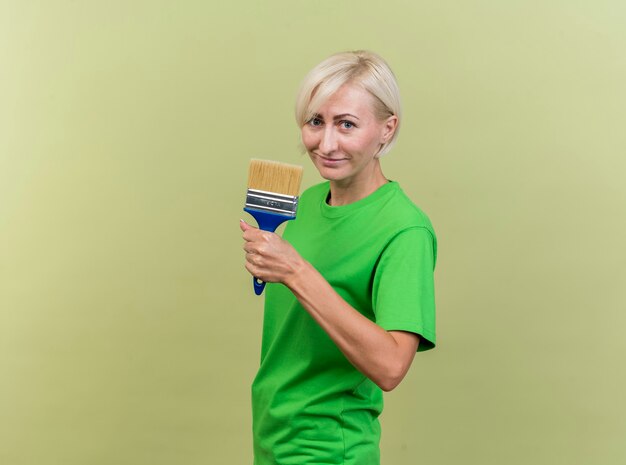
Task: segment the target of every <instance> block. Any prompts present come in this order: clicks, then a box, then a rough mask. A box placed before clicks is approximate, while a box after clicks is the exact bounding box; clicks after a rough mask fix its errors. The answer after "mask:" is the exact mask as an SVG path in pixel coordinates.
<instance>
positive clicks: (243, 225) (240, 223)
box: [239, 220, 253, 232]
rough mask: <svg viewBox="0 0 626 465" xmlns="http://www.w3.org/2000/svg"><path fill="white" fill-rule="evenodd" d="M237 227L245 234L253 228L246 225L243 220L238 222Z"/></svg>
mask: <svg viewBox="0 0 626 465" xmlns="http://www.w3.org/2000/svg"><path fill="white" fill-rule="evenodd" d="M239 227H240V228H241V230H242V231H243V232H246V231H248V230H249V229H253V227H252V226H250V225H249V224H248V223H246V222H245V221H244V220H239Z"/></svg>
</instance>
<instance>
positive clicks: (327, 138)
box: [319, 124, 337, 155]
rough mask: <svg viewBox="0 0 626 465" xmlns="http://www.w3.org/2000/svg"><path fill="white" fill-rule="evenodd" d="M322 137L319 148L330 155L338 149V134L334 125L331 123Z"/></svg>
mask: <svg viewBox="0 0 626 465" xmlns="http://www.w3.org/2000/svg"><path fill="white" fill-rule="evenodd" d="M321 137H322V138H321V140H320V145H319V149H320V151H321V152H322V153H323V154H325V155H328V154H331V153H332V152H334V151H335V150H337V134H335V128H334V127H333V126H332V125H330V124H329V125H328V126H326V127H325V128H324V132H323V133H322V135H321Z"/></svg>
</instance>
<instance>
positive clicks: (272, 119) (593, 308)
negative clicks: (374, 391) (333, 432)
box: [0, 0, 626, 465]
mask: <svg viewBox="0 0 626 465" xmlns="http://www.w3.org/2000/svg"><path fill="white" fill-rule="evenodd" d="M625 24H626V3H624V2H621V1H618V0H615V1H597V0H594V1H586V2H585V1H581V2H572V1H569V0H567V1H566V0H561V1H548V2H540V1H502V2H492V1H486V0H484V1H478V0H473V1H466V2H452V1H429V2H424V1H414V2H411V1H400V0H394V1H387V2H375V1H362V2H348V1H337V0H334V1H328V0H319V1H315V2H300V1H293V0H283V1H266V2H262V1H255V2H253V1H247V2H230V3H229V2H207V1H193V2H192V1H186V2H185V1H183V2H163V1H160V2H156V1H130V2H129V1H106V2H105V1H101V2H96V1H47V2H43V1H37V2H36V1H5V0H3V1H1V2H0V463H2V464H3V465H52V464H63V465H84V464H90V465H112V464H115V465H144V464H145V465H161V464H163V465H164V464H168V465H169V464H185V465H194V464H250V463H251V458H252V453H251V439H250V434H249V430H250V408H249V384H250V382H251V380H252V378H253V376H254V373H255V368H256V366H257V364H258V357H259V343H260V331H261V317H262V309H261V304H262V299H260V298H257V297H256V296H254V295H253V293H252V289H251V279H250V277H249V276H248V275H247V274H246V272H245V270H244V268H243V253H242V251H241V244H242V240H241V237H240V233H239V229H238V219H239V218H240V217H242V215H245V214H244V213H243V212H242V211H241V208H242V206H243V200H244V195H245V187H246V186H245V184H246V176H247V165H248V160H249V158H251V157H264V158H273V159H276V160H280V161H284V162H292V163H298V162H301V163H302V164H304V165H305V169H306V174H305V180H304V184H305V187H306V186H309V185H311V184H313V183H315V182H318V179H319V178H318V176H317V174H316V173H315V172H314V170H313V169H312V166H311V165H310V164H309V162H308V160H307V159H306V158H305V157H304V156H303V155H302V154H301V152H300V149H299V145H298V144H299V138H298V137H299V135H298V130H297V128H296V127H295V124H294V122H293V118H292V107H293V97H294V94H295V91H296V88H297V85H298V83H299V81H300V79H301V78H302V76H303V75H304V73H305V72H306V71H307V70H308V69H309V68H310V67H311V66H313V65H314V64H316V63H317V62H318V61H320V60H321V59H322V58H325V57H326V56H327V55H329V54H331V53H333V52H336V51H340V50H345V49H355V48H367V49H372V50H374V51H377V52H378V53H380V54H382V55H383V56H384V57H386V58H387V59H388V61H389V62H390V64H391V65H392V67H393V68H394V70H395V72H396V74H397V75H398V78H399V81H400V86H401V90H402V93H403V98H404V106H405V118H404V121H403V127H402V131H401V134H400V140H399V143H398V145H397V146H396V148H395V149H394V151H393V152H392V153H391V154H390V155H389V157H388V158H387V159H386V160H385V161H384V165H383V166H384V170H385V173H386V175H387V176H388V177H389V178H392V179H395V180H398V181H400V182H401V184H402V185H403V186H404V188H405V190H406V191H407V192H408V193H409V195H410V196H411V197H412V198H413V199H414V200H415V202H416V203H417V204H418V205H420V206H421V207H422V208H423V209H424V210H425V211H426V212H427V213H428V214H429V215H430V217H431V219H432V221H433V223H434V225H435V227H436V230H437V233H438V236H439V247H440V249H439V261H438V267H437V272H436V279H437V299H438V300H437V303H438V336H439V340H438V342H439V347H438V348H437V349H436V350H435V351H432V352H429V353H425V354H420V355H418V356H417V357H416V360H415V363H414V365H413V367H412V371H411V372H410V373H409V375H408V377H407V378H406V379H405V381H404V383H403V384H402V385H401V386H400V387H399V388H398V389H397V390H395V391H394V392H392V393H390V394H388V395H387V396H386V411H385V413H384V415H383V417H382V422H383V439H382V453H383V460H384V461H383V464H384V465H403V464H406V465H408V464H415V463H429V464H441V465H448V464H450V465H453V464H454V465H456V464H465V465H474V464H475V465H487V464H489V465H491V464H493V465H502V464H506V465H517V464H520V465H521V464H528V463H533V464H546V465H548V464H557V463H563V464H569V465H582V464H594V465H595V464H602V465H613V464H622V463H626V442H625V441H624V437H626V405H625V402H624V391H625V390H626V375H625V369H624V356H625V355H626V342H625V338H624V329H623V328H624V327H625V325H626V312H625V310H626V295H625V283H626V259H625V256H626V244H625V242H624V238H625V237H626V214H625V213H626V182H625V181H624V178H625V169H626V163H625V161H624V156H625V155H626V136H625V133H626V131H624V125H625V124H626V123H625V122H626V27H625V26H624V25H625Z"/></svg>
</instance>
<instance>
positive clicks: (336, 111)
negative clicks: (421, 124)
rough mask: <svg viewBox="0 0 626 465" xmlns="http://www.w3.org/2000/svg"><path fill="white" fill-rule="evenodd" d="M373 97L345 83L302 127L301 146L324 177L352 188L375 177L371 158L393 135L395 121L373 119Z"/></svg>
mask: <svg viewBox="0 0 626 465" xmlns="http://www.w3.org/2000/svg"><path fill="white" fill-rule="evenodd" d="M373 98H374V97H372V96H371V95H370V94H369V92H367V91H366V90H365V89H363V88H361V87H360V86H358V85H353V84H346V85H344V86H343V87H341V88H340V89H339V90H338V91H337V92H335V93H334V94H333V95H331V96H330V98H328V100H326V102H325V103H324V104H323V105H322V106H321V107H320V109H319V110H318V112H317V114H316V115H315V116H314V117H313V118H311V120H310V121H308V122H307V123H306V124H305V125H304V126H303V127H302V143H303V144H304V146H305V147H306V149H307V152H308V153H309V156H310V157H311V160H312V161H313V164H314V165H315V167H316V168H317V169H318V171H319V172H320V175H321V176H322V177H323V178H325V179H328V180H330V181H334V182H337V183H340V184H344V185H352V184H354V183H360V182H361V181H364V182H367V181H368V179H371V177H373V176H374V174H375V170H376V169H377V168H378V166H379V165H378V160H377V159H376V158H374V156H375V154H376V153H377V152H378V150H379V148H380V146H381V144H382V143H384V142H386V141H388V140H389V139H390V138H391V136H392V135H393V131H394V130H395V127H396V124H397V118H396V117H395V116H391V117H389V118H388V119H387V120H385V121H379V120H378V119H376V117H375V115H374V106H373Z"/></svg>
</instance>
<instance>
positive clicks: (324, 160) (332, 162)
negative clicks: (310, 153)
mask: <svg viewBox="0 0 626 465" xmlns="http://www.w3.org/2000/svg"><path fill="white" fill-rule="evenodd" d="M318 158H319V159H320V161H321V162H322V163H323V164H325V165H328V166H333V165H337V164H339V163H341V162H342V161H346V160H347V158H327V157H323V156H321V155H318Z"/></svg>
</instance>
